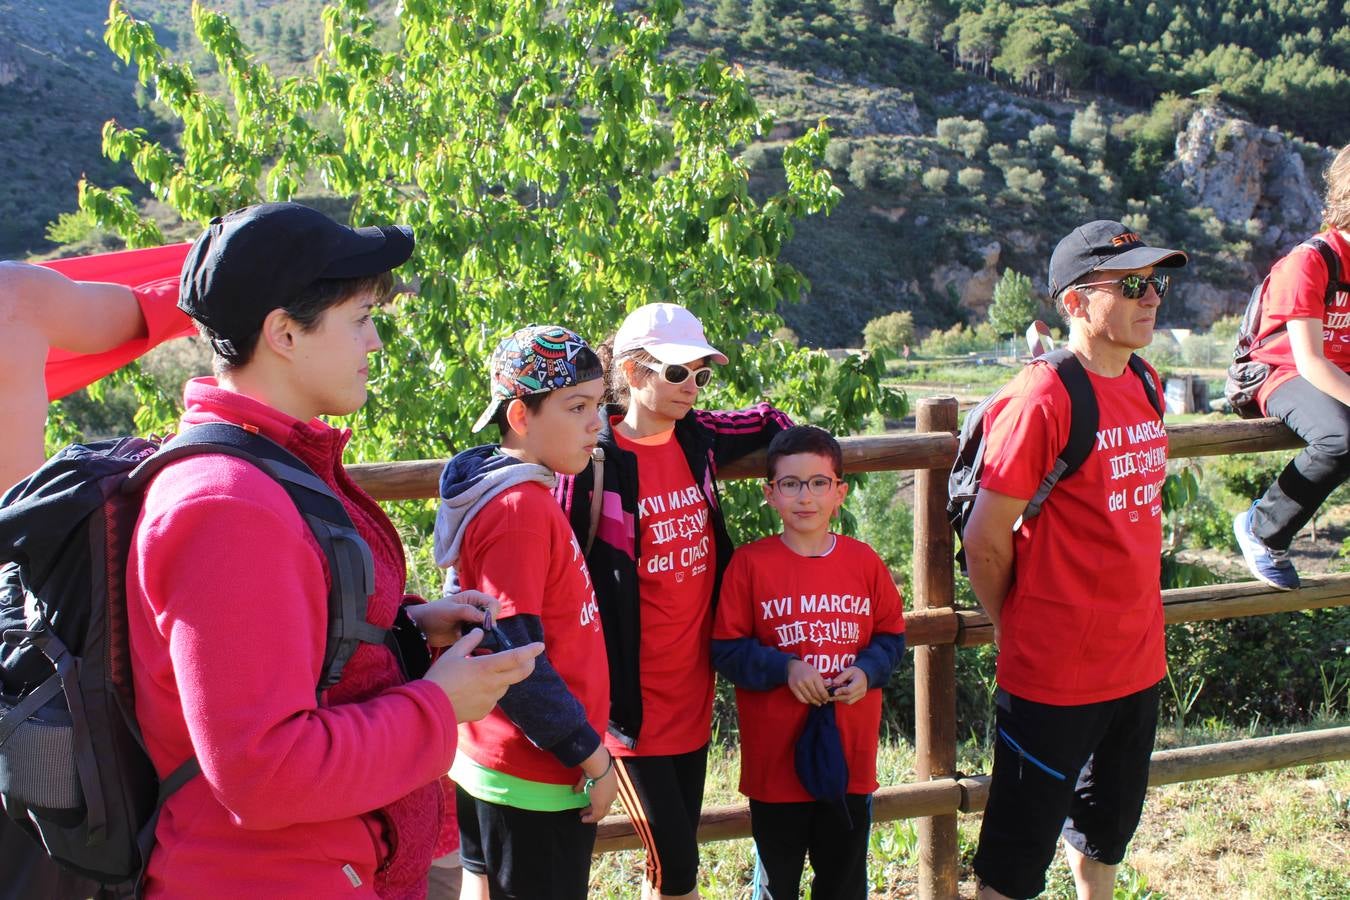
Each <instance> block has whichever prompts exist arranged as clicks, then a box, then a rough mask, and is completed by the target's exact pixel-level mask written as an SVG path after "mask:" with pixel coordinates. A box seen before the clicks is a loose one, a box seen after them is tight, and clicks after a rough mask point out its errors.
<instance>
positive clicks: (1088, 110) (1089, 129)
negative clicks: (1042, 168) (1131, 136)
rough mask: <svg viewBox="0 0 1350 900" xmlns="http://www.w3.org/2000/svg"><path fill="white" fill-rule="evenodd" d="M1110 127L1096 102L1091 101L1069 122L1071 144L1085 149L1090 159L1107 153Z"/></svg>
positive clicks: (1099, 157) (1098, 157)
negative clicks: (1107, 138)
mask: <svg viewBox="0 0 1350 900" xmlns="http://www.w3.org/2000/svg"><path fill="white" fill-rule="evenodd" d="M1109 131H1110V129H1109V127H1108V126H1107V123H1106V119H1105V118H1104V117H1103V116H1102V111H1101V110H1100V109H1098V107H1097V104H1096V103H1089V104H1088V105H1087V106H1085V107H1083V108H1082V109H1079V110H1078V111H1077V112H1075V113H1074V114H1073V121H1072V122H1070V123H1069V145H1070V146H1072V147H1077V148H1079V149H1080V150H1082V151H1084V153H1085V154H1086V155H1087V158H1088V159H1101V158H1102V157H1103V156H1105V155H1106V137H1107V134H1108V133H1109Z"/></svg>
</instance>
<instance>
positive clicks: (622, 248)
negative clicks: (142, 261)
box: [84, 0, 902, 458]
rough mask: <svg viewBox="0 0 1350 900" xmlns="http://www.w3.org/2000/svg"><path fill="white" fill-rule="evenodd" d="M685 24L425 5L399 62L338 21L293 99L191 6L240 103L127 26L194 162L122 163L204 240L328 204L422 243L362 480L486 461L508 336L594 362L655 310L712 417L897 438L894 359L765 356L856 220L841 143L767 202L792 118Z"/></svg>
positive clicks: (399, 45)
mask: <svg viewBox="0 0 1350 900" xmlns="http://www.w3.org/2000/svg"><path fill="white" fill-rule="evenodd" d="M679 8H680V7H679V4H678V2H675V0H654V2H649V3H648V4H646V5H645V6H643V7H641V8H638V9H632V10H628V11H624V10H620V9H618V8H616V6H615V5H614V4H613V3H610V2H603V0H403V2H402V3H401V5H400V9H399V14H398V19H397V22H396V28H397V36H396V39H392V40H391V38H392V37H393V36H392V35H384V34H381V33H380V30H379V27H380V26H378V25H377V23H376V21H375V20H374V19H372V18H371V17H370V16H369V15H368V13H367V10H366V4H365V3H363V2H359V0H338V2H334V3H332V4H330V5H329V6H328V7H327V8H326V9H325V10H324V12H323V34H324V49H323V51H322V53H321V54H320V56H319V57H318V58H317V59H316V60H315V61H314V64H313V67H312V69H311V71H310V72H309V73H308V74H306V75H302V76H297V77H293V78H290V79H286V80H282V81H279V80H278V79H276V78H275V77H274V76H273V75H272V74H271V73H270V72H269V71H268V69H267V67H266V66H264V65H262V64H260V63H258V62H257V60H256V59H255V58H254V57H253V56H252V55H251V54H250V53H249V52H248V49H247V47H245V46H244V44H243V43H242V41H241V38H240V35H239V33H238V31H237V29H235V28H234V26H233V25H231V24H230V22H229V21H228V20H227V19H226V18H225V17H223V16H221V15H220V14H218V13H216V12H212V11H209V10H207V9H205V8H204V7H202V6H200V5H196V4H194V7H193V23H194V27H195V29H196V32H197V38H198V40H199V41H201V43H202V44H203V45H204V46H205V47H206V49H207V50H208V51H209V53H210V55H211V56H212V57H213V58H214V60H215V62H216V65H217V66H218V68H219V70H220V72H221V73H222V75H223V76H224V79H225V82H226V84H227V85H228V90H229V93H228V96H227V97H226V98H225V99H224V100H223V101H222V100H221V99H218V98H213V97H210V96H207V95H205V94H203V93H202V92H201V91H200V89H199V87H198V85H197V84H196V82H195V79H194V78H193V77H192V73H191V71H190V70H189V69H188V68H187V67H186V66H184V65H182V64H180V63H176V62H174V61H173V60H172V59H171V58H170V57H169V55H168V54H167V53H166V52H165V51H164V50H163V48H161V47H160V46H158V45H157V44H156V43H155V41H154V35H153V32H152V31H151V30H150V29H149V28H148V26H146V25H145V24H144V23H140V22H136V21H135V20H134V19H133V18H132V17H131V16H130V15H129V14H128V13H127V12H126V10H125V8H124V7H123V6H122V5H121V3H120V2H114V3H113V4H112V7H111V10H110V17H109V26H108V35H107V39H108V43H109V46H111V47H113V49H114V50H115V51H116V52H117V53H118V55H119V56H120V57H121V58H122V59H124V60H126V61H128V62H129V63H131V64H133V65H134V66H136V68H137V71H138V74H139V77H140V78H141V79H142V81H143V82H144V83H146V84H151V85H153V86H154V88H155V90H156V92H157V94H158V97H159V99H160V100H161V101H162V102H164V103H165V104H166V105H167V106H168V108H169V109H171V110H172V112H173V114H174V115H176V116H177V117H179V118H180V119H181V120H182V123H183V135H182V149H181V152H177V151H174V150H173V149H171V148H167V147H163V146H160V145H158V144H155V143H153V142H152V141H150V140H148V138H147V136H146V135H145V134H143V133H141V132H136V131H129V130H125V129H121V128H119V127H117V126H116V125H115V124H112V123H110V124H109V126H108V127H107V128H106V129H105V134H104V143H105V147H106V148H107V152H108V153H109V155H112V156H115V157H116V158H123V159H128V160H130V161H131V163H132V166H133V168H134V170H135V172H136V174H137V176H138V177H139V178H140V179H141V180H142V181H143V182H145V184H146V185H147V186H148V187H149V188H150V190H151V191H152V192H153V193H154V194H155V195H156V196H157V197H159V198H160V199H161V200H164V201H165V202H167V203H169V204H170V205H171V206H172V207H173V208H174V209H176V210H178V211H179V212H180V213H181V214H182V215H183V216H185V217H186V218H188V219H191V220H194V221H197V222H205V221H206V220H207V219H208V218H209V217H211V216H213V215H218V214H220V213H222V212H225V211H227V210H229V209H231V208H233V207H237V206H240V205H243V204H245V203H249V202H254V201H257V200H259V199H263V198H266V199H286V198H290V197H294V196H296V195H297V194H300V193H301V192H310V191H313V190H314V188H315V186H321V187H322V188H324V189H326V190H328V191H331V192H332V193H334V194H336V195H338V196H341V197H345V198H349V199H350V200H351V202H352V204H353V210H352V220H353V222H354V223H355V224H366V223H369V222H389V221H397V222H404V223H407V224H409V225H411V226H412V227H413V228H414V230H415V231H416V233H417V237H418V248H417V253H416V255H415V256H414V258H413V260H412V261H411V262H410V263H409V266H408V268H409V269H412V270H415V271H416V274H418V275H420V276H421V278H422V289H421V292H420V295H419V296H418V297H415V298H405V299H404V300H402V301H401V305H400V310H399V314H398V315H397V316H396V317H395V318H394V320H393V325H389V324H386V325H385V326H383V332H382V333H383V336H384V337H385V342H386V350H385V352H384V353H383V354H381V355H380V356H379V357H377V359H376V361H375V363H374V370H373V373H372V375H373V387H374V390H373V391H372V400H371V402H370V403H369V404H368V406H367V408H366V409H365V410H363V412H362V413H361V415H360V420H359V421H360V424H361V426H362V428H361V429H359V430H358V438H357V443H356V444H355V449H356V451H357V453H358V454H359V455H361V456H365V457H367V458H374V457H380V458H401V457H424V456H432V455H439V454H445V453H449V452H451V451H452V450H454V449H456V448H457V447H459V446H460V445H462V444H463V443H464V442H466V441H468V440H470V436H469V434H468V429H467V426H468V423H469V422H471V421H472V419H473V415H474V413H476V411H477V409H478V407H479V406H480V405H481V402H482V400H483V398H484V397H485V396H486V379H485V374H484V372H483V361H484V359H485V358H486V355H487V352H488V350H489V349H490V348H491V346H492V344H493V343H494V342H495V341H496V339H497V338H498V337H499V336H501V335H502V334H504V333H506V332H507V331H509V330H511V329H513V328H515V327H518V326H520V325H522V324H524V323H527V322H541V321H560V322H564V323H566V324H568V325H569V326H571V327H573V328H576V329H577V330H579V331H581V332H582V333H583V334H586V335H588V336H590V337H591V338H593V339H594V340H596V341H598V340H600V339H601V338H603V337H605V336H606V335H607V334H609V333H610V332H612V331H613V329H614V328H615V327H616V326H617V324H618V321H619V320H620V319H621V318H622V316H623V315H624V314H625V312H626V311H627V310H629V309H632V308H635V307H636V306H639V305H641V304H643V303H648V302H652V301H657V300H673V301H677V302H680V303H683V304H684V305H686V306H688V307H689V308H690V309H691V310H693V311H694V313H695V314H697V315H698V316H700V317H701V318H702V319H703V321H704V323H705V325H706V326H707V329H708V332H709V337H710V339H711V340H712V341H713V342H714V343H715V344H717V345H718V346H720V347H723V348H724V349H725V350H726V352H727V354H728V356H729V357H731V360H732V365H731V366H729V367H728V368H729V371H728V372H727V373H726V374H727V377H726V378H725V379H722V380H719V384H720V385H722V386H721V387H720V388H719V389H718V391H717V393H716V394H715V395H714V396H713V397H711V398H709V399H710V401H711V402H713V403H715V404H733V403H742V402H746V401H749V400H753V399H758V398H760V397H762V396H765V395H768V396H770V397H771V398H772V399H774V400H775V402H778V403H781V404H783V405H785V406H786V407H788V408H790V409H792V410H793V412H794V413H795V414H797V415H799V416H802V417H804V418H811V419H814V420H817V421H823V422H824V423H825V424H828V425H829V426H831V427H835V428H837V429H839V430H841V431H848V430H850V429H852V428H855V427H856V426H857V425H859V424H860V423H861V422H862V421H863V419H864V418H865V417H866V416H867V415H868V414H869V413H870V412H872V411H873V410H875V409H878V408H882V409H884V410H886V411H888V412H890V413H892V414H894V413H895V412H897V411H898V410H899V409H900V407H901V404H902V401H901V400H900V399H899V398H898V397H896V396H894V395H891V394H888V393H885V392H883V391H881V390H880V388H879V386H878V385H879V380H880V377H881V374H882V373H881V369H880V367H879V364H878V362H877V361H876V360H875V359H856V360H851V361H848V362H846V363H844V364H843V365H835V364H833V363H831V362H829V361H828V360H827V359H826V358H825V357H824V356H823V355H821V354H819V353H810V352H807V351H798V350H796V349H794V348H791V347H788V346H786V345H783V344H780V343H776V342H774V341H772V340H768V339H766V338H765V337H764V336H765V335H769V334H771V333H773V331H774V330H775V329H776V328H778V327H780V326H781V324H782V322H781V320H780V319H779V318H778V316H777V313H776V310H777V308H778V306H779V304H780V303H783V302H788V301H792V300H795V299H797V298H798V297H799V296H800V295H801V292H802V290H803V289H804V286H805V285H804V282H803V279H802V277H801V276H800V274H799V273H797V272H796V271H795V270H793V269H792V268H791V267H790V266H788V265H786V264H784V263H782V262H780V261H778V258H777V257H778V253H779V251H780V250H781V248H782V247H783V245H784V244H785V243H786V242H787V241H788V240H789V239H790V237H791V235H792V224H793V221H794V220H795V219H797V218H799V217H801V216H803V215H807V214H812V213H817V212H826V211H828V210H830V209H831V208H832V207H833V206H834V204H835V203H836V202H838V199H839V197H840V192H839V190H838V189H837V188H836V187H835V186H834V185H833V184H832V182H831V180H830V175H829V172H828V170H827V169H825V168H824V167H823V166H822V165H821V158H822V155H823V152H824V149H825V146H826V144H827V142H828V134H827V132H826V131H825V129H824V128H823V127H821V128H817V129H813V130H811V131H809V132H808V133H807V134H806V135H804V136H803V137H802V138H800V139H799V140H797V141H796V142H794V143H792V144H790V145H789V146H787V147H786V148H785V149H784V154H783V160H784V168H785V170H786V175H787V188H786V190H784V191H783V192H782V193H780V194H777V195H775V196H772V197H769V198H767V199H763V200H758V199H756V198H755V197H754V196H753V195H752V194H751V192H750V173H749V172H748V170H747V167H746V166H745V164H744V162H742V161H741V159H740V154H741V151H742V150H743V148H744V147H745V146H746V145H747V144H748V143H749V142H751V141H752V140H754V139H756V138H757V137H760V136H762V135H764V134H765V133H766V132H767V130H768V129H769V128H770V127H771V125H772V120H771V117H769V116H766V115H764V114H763V113H762V112H761V111H760V110H759V109H758V107H757V105H756V103H755V101H754V99H753V97H752V96H751V93H750V90H749V86H748V85H747V83H746V80H745V77H744V74H743V73H742V72H741V71H740V69H739V68H738V67H736V66H729V65H727V64H726V63H725V62H724V61H723V60H721V59H720V58H718V57H717V56H710V57H708V58H706V59H704V60H702V61H701V62H699V63H698V64H697V65H694V66H689V65H687V64H684V63H680V62H677V61H674V60H671V59H669V58H667V57H664V56H663V55H662V53H663V50H664V48H665V45H666V40H667V38H668V36H669V33H670V30H671V29H672V27H673V22H674V17H675V15H676V14H677V13H678V11H679ZM391 48H392V49H391ZM84 196H85V198H86V201H85V202H86V206H87V208H90V212H91V213H93V214H94V215H95V216H96V218H97V219H98V220H99V221H100V222H102V223H105V224H106V225H107V226H108V227H112V228H115V229H116V230H118V231H123V232H137V229H141V230H140V232H139V233H140V235H141V236H140V237H139V238H138V239H139V240H145V239H147V238H148V237H149V236H150V232H148V231H146V230H145V227H144V226H142V225H140V224H138V223H137V220H135V218H134V210H133V209H132V208H131V206H130V203H129V200H128V199H127V198H126V197H124V196H122V195H120V194H116V193H114V192H102V191H98V190H97V189H96V188H92V187H87V188H86V189H85V195H84ZM260 289H266V286H265V285H260Z"/></svg>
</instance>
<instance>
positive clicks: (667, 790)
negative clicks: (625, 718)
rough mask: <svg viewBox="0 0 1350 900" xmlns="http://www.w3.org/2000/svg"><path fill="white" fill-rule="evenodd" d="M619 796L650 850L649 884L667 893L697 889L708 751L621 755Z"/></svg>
mask: <svg viewBox="0 0 1350 900" xmlns="http://www.w3.org/2000/svg"><path fill="white" fill-rule="evenodd" d="M616 762H617V764H618V765H617V770H618V773H619V797H620V799H622V800H623V805H624V809H626V810H627V811H628V814H629V816H631V817H632V820H633V828H634V829H635V830H636V831H637V833H638V837H639V838H641V839H642V846H643V847H645V848H646V850H647V883H648V884H650V885H651V886H652V889H653V890H655V891H657V892H659V893H662V894H673V895H679V894H688V893H690V892H691V891H693V890H694V888H696V887H697V886H698V817H699V813H700V812H701V811H702V809H703V780H704V778H705V776H706V775H707V772H708V747H707V745H706V744H705V745H704V746H703V747H702V748H700V749H698V750H695V751H693V752H692V753H681V754H679V755H676V756H620V757H616Z"/></svg>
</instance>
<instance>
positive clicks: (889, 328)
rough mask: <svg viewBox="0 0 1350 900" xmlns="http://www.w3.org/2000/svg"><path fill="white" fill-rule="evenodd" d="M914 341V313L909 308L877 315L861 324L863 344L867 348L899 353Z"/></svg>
mask: <svg viewBox="0 0 1350 900" xmlns="http://www.w3.org/2000/svg"><path fill="white" fill-rule="evenodd" d="M912 343H914V313H912V312H910V311H909V310H901V311H898V312H892V313H887V314H886V315H884V316H878V317H877V318H875V319H873V320H872V321H870V322H868V323H867V324H866V325H865V326H863V346H864V347H866V348H867V349H868V350H883V351H886V352H888V353H899V352H900V351H901V350H903V349H904V348H905V347H906V346H908V345H909V344H912Z"/></svg>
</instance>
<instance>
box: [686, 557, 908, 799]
mask: <svg viewBox="0 0 1350 900" xmlns="http://www.w3.org/2000/svg"><path fill="white" fill-rule="evenodd" d="M904 630H905V617H904V613H903V611H902V609H901V601H900V592H899V591H897V590H896V588H895V582H894V581H892V580H891V573H890V572H888V571H887V570H886V565H885V563H883V562H882V561H881V559H880V558H879V557H878V556H877V554H876V552H875V551H874V550H873V549H872V548H871V547H869V546H867V545H866V544H864V543H863V542H861V541H856V540H854V539H853V538H849V537H844V536H842V535H840V536H837V537H836V540H835V545H834V547H833V549H831V550H830V552H829V553H826V554H825V555H824V556H800V555H798V554H797V553H795V552H793V551H792V550H791V549H789V548H788V546H787V545H786V544H784V543H783V541H782V539H781V538H779V537H777V536H774V537H767V538H762V539H761V540H758V541H755V542H754V543H753V544H747V545H746V546H744V547H741V548H740V549H738V550H737V551H736V553H735V554H734V555H733V556H732V557H731V565H730V566H728V567H727V572H726V575H724V576H723V577H722V595H721V599H720V600H719V601H718V605H717V625H716V627H715V628H714V629H713V637H714V638H716V639H718V640H733V639H736V638H743V637H753V638H755V639H756V640H758V641H759V642H760V643H761V644H764V645H766V646H768V647H775V648H777V649H779V650H782V651H783V652H785V653H791V654H793V655H794V656H796V657H798V658H800V659H801V660H803V661H804V662H807V663H809V664H811V665H813V666H815V667H816V670H817V671H818V672H820V674H821V675H822V676H824V677H825V678H831V677H833V676H835V675H838V674H839V673H840V672H841V671H843V670H844V669H846V668H848V667H849V666H851V665H853V661H854V659H856V658H857V655H858V651H859V650H862V649H863V648H864V647H866V646H867V645H868V644H869V643H870V642H871V640H872V635H873V634H874V633H883V634H900V633H901V632H903V631H904ZM736 712H737V716H738V717H739V719H740V726H741V793H742V794H745V795H746V796H747V797H749V798H750V799H752V800H761V801H764V802H767V803H798V802H805V801H808V800H811V799H812V797H811V795H810V794H808V793H807V792H806V789H805V788H803V787H802V785H801V782H800V781H799V780H798V779H797V770H796V768H795V765H794V762H793V760H794V755H793V748H794V746H795V744H796V741H797V737H798V736H799V735H800V734H801V732H802V727H803V726H804V725H805V724H806V713H807V705H806V704H805V703H802V702H801V701H800V700H798V699H797V698H796V697H794V696H792V691H791V690H790V689H789V688H788V686H787V685H782V686H781V687H776V688H774V689H773V690H771V691H751V690H745V689H742V688H737V689H736ZM835 718H836V721H837V722H838V725H839V736H840V739H841V741H842V743H843V746H844V758H845V759H846V760H847V761H848V793H850V794H870V793H872V792H873V791H875V790H876V789H877V732H878V730H879V729H880V727H881V691H879V690H870V689H869V690H868V691H867V693H866V694H865V695H863V699H861V700H859V701H858V702H857V703H854V704H852V705H851V706H850V705H846V704H843V703H840V704H837V706H836V709H835Z"/></svg>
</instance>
